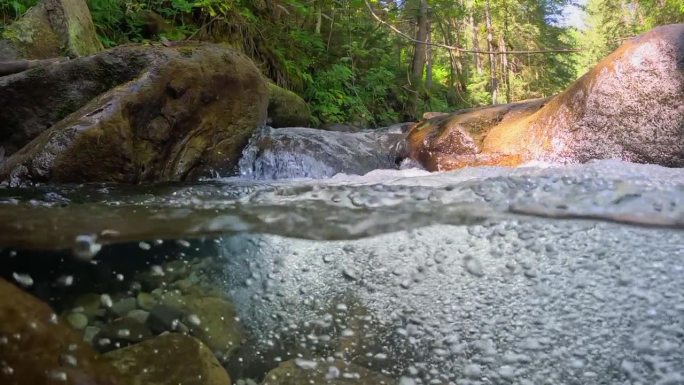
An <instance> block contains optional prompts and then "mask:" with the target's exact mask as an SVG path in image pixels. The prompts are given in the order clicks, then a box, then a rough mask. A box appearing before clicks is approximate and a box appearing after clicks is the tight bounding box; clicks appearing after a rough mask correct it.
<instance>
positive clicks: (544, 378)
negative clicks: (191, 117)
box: [0, 160, 684, 385]
mask: <svg viewBox="0 0 684 385" xmlns="http://www.w3.org/2000/svg"><path fill="white" fill-rule="evenodd" d="M0 244H2V245H4V246H5V247H4V249H3V251H2V252H1V254H2V255H1V258H0V260H1V261H2V262H1V263H2V266H1V267H2V276H3V277H5V278H6V279H7V280H9V281H12V282H14V283H15V284H17V285H21V286H24V290H27V291H29V292H31V293H33V294H34V295H36V296H38V297H39V298H41V299H43V300H44V301H46V302H48V303H50V304H51V306H53V308H54V309H55V311H56V313H57V314H60V315H62V314H65V313H66V314H68V313H69V312H71V311H73V308H74V303H75V301H76V299H77V298H78V297H79V296H80V295H82V294H83V293H89V292H91V293H97V294H98V295H101V294H107V295H108V296H110V297H111V298H114V301H115V302H116V301H117V300H118V299H121V298H124V299H125V298H128V297H135V296H136V295H137V293H138V292H140V291H149V292H153V291H154V289H159V290H158V291H157V293H158V294H159V293H161V294H160V295H161V296H162V297H161V299H159V298H158V300H159V301H160V302H163V301H165V300H166V299H164V296H167V297H169V298H171V297H173V296H176V295H186V296H187V295H195V296H206V297H214V296H221V297H222V298H225V299H226V300H227V301H230V303H232V304H233V306H234V307H235V311H236V317H237V318H236V319H239V325H240V328H241V329H242V330H243V331H242V333H243V334H242V336H243V337H242V340H241V342H240V343H239V345H240V346H239V347H238V348H237V349H231V350H230V351H229V352H226V351H220V352H219V351H214V353H215V354H216V355H217V357H218V359H219V361H220V362H221V364H222V366H224V367H225V368H226V369H227V371H228V373H229V374H230V377H231V382H233V383H241V384H247V383H262V384H285V383H288V382H282V381H283V380H282V378H277V376H275V377H276V378H274V373H276V372H273V371H272V370H273V369H274V368H276V367H278V366H279V365H282V363H284V362H288V361H290V360H293V361H291V362H293V363H294V365H293V366H292V368H291V372H290V373H289V374H288V376H289V377H291V379H294V381H295V382H289V383H302V384H304V383H314V384H318V383H320V384H328V383H329V384H347V383H350V384H351V383H357V384H375V383H381V382H386V383H394V384H400V385H411V384H509V383H510V384H521V385H528V384H684V170H682V169H667V168H662V167H658V166H651V165H637V164H630V163H625V162H621V161H614V160H606V161H597V162H592V163H589V164H585V165H565V166H553V165H528V166H527V167H521V168H517V169H507V168H484V167H483V168H469V169H464V170H460V171H456V172H450V173H428V172H425V171H422V170H417V169H408V170H375V171H372V172H370V173H368V174H366V175H364V176H351V175H343V174H338V175H335V176H334V177H332V178H330V179H319V180H314V179H287V180H254V179H247V178H244V177H243V178H226V179H219V180H212V181H207V182H205V183H200V184H196V185H192V186H188V185H164V186H154V187H146V188H130V187H115V186H60V187H50V188H41V187H37V188H34V189H32V190H30V191H29V190H21V191H19V190H15V189H9V188H5V189H0ZM29 246H30V247H29ZM36 247H38V248H39V249H40V250H35V248H36ZM100 247H101V250H98V248H100ZM31 248H34V250H31ZM37 261H39V262H37ZM37 264H39V265H40V266H36V265H37ZM179 266H180V267H181V268H179ZM162 274H163V277H166V278H164V279H161V280H160V282H161V281H164V282H163V283H159V284H158V285H159V286H158V287H156V288H155V287H150V282H151V281H154V280H153V279H152V280H151V279H150V278H149V277H150V276H155V275H156V276H161V275H162ZM64 277H71V280H72V281H71V282H70V283H69V284H68V285H66V284H65V281H64V280H65V278H64ZM167 278H168V279H167ZM29 280H30V281H29ZM190 292H191V293H192V294H188V293H190ZM198 293H199V294H198ZM191 315H192V314H191ZM197 315H199V317H198V319H199V320H200V321H201V318H202V316H201V315H200V314H197ZM97 317H99V318H97ZM97 317H96V318H97V319H95V320H94V321H92V322H90V321H89V324H95V325H98V327H102V328H104V327H105V326H106V325H107V324H108V323H112V322H113V319H115V317H114V316H112V315H111V314H110V310H107V313H106V314H105V315H103V316H101V317H100V316H97ZM193 319H194V318H192V317H191V318H187V317H186V319H185V321H184V322H185V323H186V324H187V323H188V322H190V323H192V322H193ZM190 329H192V327H190ZM190 333H191V334H192V333H193V332H192V330H191V331H190ZM213 337H214V338H216V336H213ZM204 338H206V336H205V337H204ZM203 342H205V343H207V344H210V342H211V341H209V342H207V341H203ZM93 343H94V344H96V343H97V341H95V342H93ZM122 344H123V345H125V343H122ZM123 345H121V346H123ZM116 347H118V346H110V347H105V348H102V347H98V349H100V350H105V351H109V350H112V349H114V348H116ZM158 361H159V362H157V363H155V364H154V365H159V366H162V367H163V366H164V365H165V363H164V361H163V359H161V356H160V360H158ZM295 372H297V373H299V372H301V373H304V374H303V375H302V376H303V377H302V376H300V377H298V376H299V374H296V373H295ZM301 373H300V374H301ZM313 373H318V374H315V375H314V374H313ZM377 375H380V376H382V377H381V378H382V380H379V379H378V378H380V377H377ZM307 376H308V377H307ZM240 381H241V382H240ZM279 381H281V382H279ZM297 381H299V382H297Z"/></svg>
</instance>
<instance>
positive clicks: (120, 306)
mask: <svg viewBox="0 0 684 385" xmlns="http://www.w3.org/2000/svg"><path fill="white" fill-rule="evenodd" d="M136 306H137V301H136V299H135V298H133V297H126V298H123V299H120V300H118V301H116V302H114V303H113V304H112V307H111V308H109V310H110V311H111V312H112V313H114V314H115V315H116V316H118V317H122V316H124V315H126V314H127V313H128V312H130V311H131V310H134V309H135V308H136Z"/></svg>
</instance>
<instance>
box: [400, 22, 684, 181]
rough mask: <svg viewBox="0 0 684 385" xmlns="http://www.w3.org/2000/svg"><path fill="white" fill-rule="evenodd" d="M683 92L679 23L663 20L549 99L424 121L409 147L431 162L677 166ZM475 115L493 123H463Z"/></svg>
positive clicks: (432, 165) (683, 154)
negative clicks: (593, 161)
mask: <svg viewBox="0 0 684 385" xmlns="http://www.w3.org/2000/svg"><path fill="white" fill-rule="evenodd" d="M682 100H684V24H675V25H667V26H662V27H658V28H655V29H653V30H652V31H650V32H647V33H645V34H643V35H641V36H639V37H636V38H634V39H631V40H629V41H627V42H625V43H624V44H623V45H622V46H621V47H620V48H618V49H617V50H616V51H615V52H613V53H612V54H610V55H609V56H607V57H606V58H605V59H603V60H602V61H600V62H599V63H598V64H597V65H596V66H595V67H594V68H593V69H592V70H590V71H589V72H588V73H587V74H585V75H584V76H582V77H581V78H580V79H578V80H577V81H576V82H575V83H573V84H572V85H571V86H570V87H568V89H566V90H565V91H564V92H563V93H561V94H559V95H557V96H555V97H554V98H552V99H550V100H537V101H531V102H525V103H518V104H514V105H504V106H493V107H488V108H484V109H475V110H470V111H465V112H457V113H456V114H452V115H450V116H448V117H435V118H432V119H428V120H426V121H424V122H421V123H420V124H418V125H417V126H416V127H415V128H414V130H413V131H412V132H411V133H410V135H409V142H410V149H411V154H412V156H413V157H415V159H416V160H418V161H420V162H421V163H422V164H423V165H424V166H425V167H426V168H427V169H429V170H449V169H453V168H459V167H464V166H469V165H482V164H498V165H517V164H520V163H522V162H525V161H528V160H546V161H560V162H586V161H588V160H591V159H605V158H619V159H623V160H627V161H631V162H638V163H654V164H660V165H664V166H673V167H682V166H684V103H682ZM502 111H504V113H503V114H502ZM480 117H482V118H483V120H484V121H488V122H490V123H484V124H477V125H476V127H477V126H479V128H478V129H474V130H473V129H472V128H469V127H468V124H467V123H464V122H465V121H478V120H479V119H480Z"/></svg>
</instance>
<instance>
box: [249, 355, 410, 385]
mask: <svg viewBox="0 0 684 385" xmlns="http://www.w3.org/2000/svg"><path fill="white" fill-rule="evenodd" d="M345 375H347V377H350V378H345ZM302 384H328V385H342V384H359V385H395V384H397V381H396V380H394V379H392V378H389V377H387V376H384V375H382V374H380V373H376V372H373V371H371V370H369V369H366V368H364V367H362V366H359V365H354V364H349V363H345V362H343V361H341V360H336V361H334V362H333V363H328V362H326V361H324V360H318V361H310V360H302V359H294V360H290V361H285V362H283V363H282V364H280V365H279V366H278V367H277V368H275V369H273V370H271V371H270V372H268V373H267V374H266V377H265V378H264V381H263V382H262V385H302Z"/></svg>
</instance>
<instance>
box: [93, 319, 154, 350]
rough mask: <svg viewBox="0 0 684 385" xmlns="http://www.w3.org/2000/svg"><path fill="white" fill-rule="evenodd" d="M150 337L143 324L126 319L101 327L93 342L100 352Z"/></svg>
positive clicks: (150, 334) (147, 329) (150, 333)
mask: <svg viewBox="0 0 684 385" xmlns="http://www.w3.org/2000/svg"><path fill="white" fill-rule="evenodd" d="M151 337H152V332H150V329H149V328H148V327H147V326H146V325H145V324H143V323H141V322H138V321H137V320H135V319H132V318H127V317H126V318H119V319H116V320H114V321H112V322H110V323H108V324H105V325H103V326H102V329H101V330H100V332H99V333H98V334H97V335H96V336H95V339H94V340H95V341H96V344H95V346H96V347H97V348H98V349H99V350H100V351H110V350H112V349H117V348H120V347H123V346H128V345H131V344H134V343H137V342H140V341H144V340H146V339H149V338H151ZM105 341H107V342H108V343H105Z"/></svg>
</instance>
